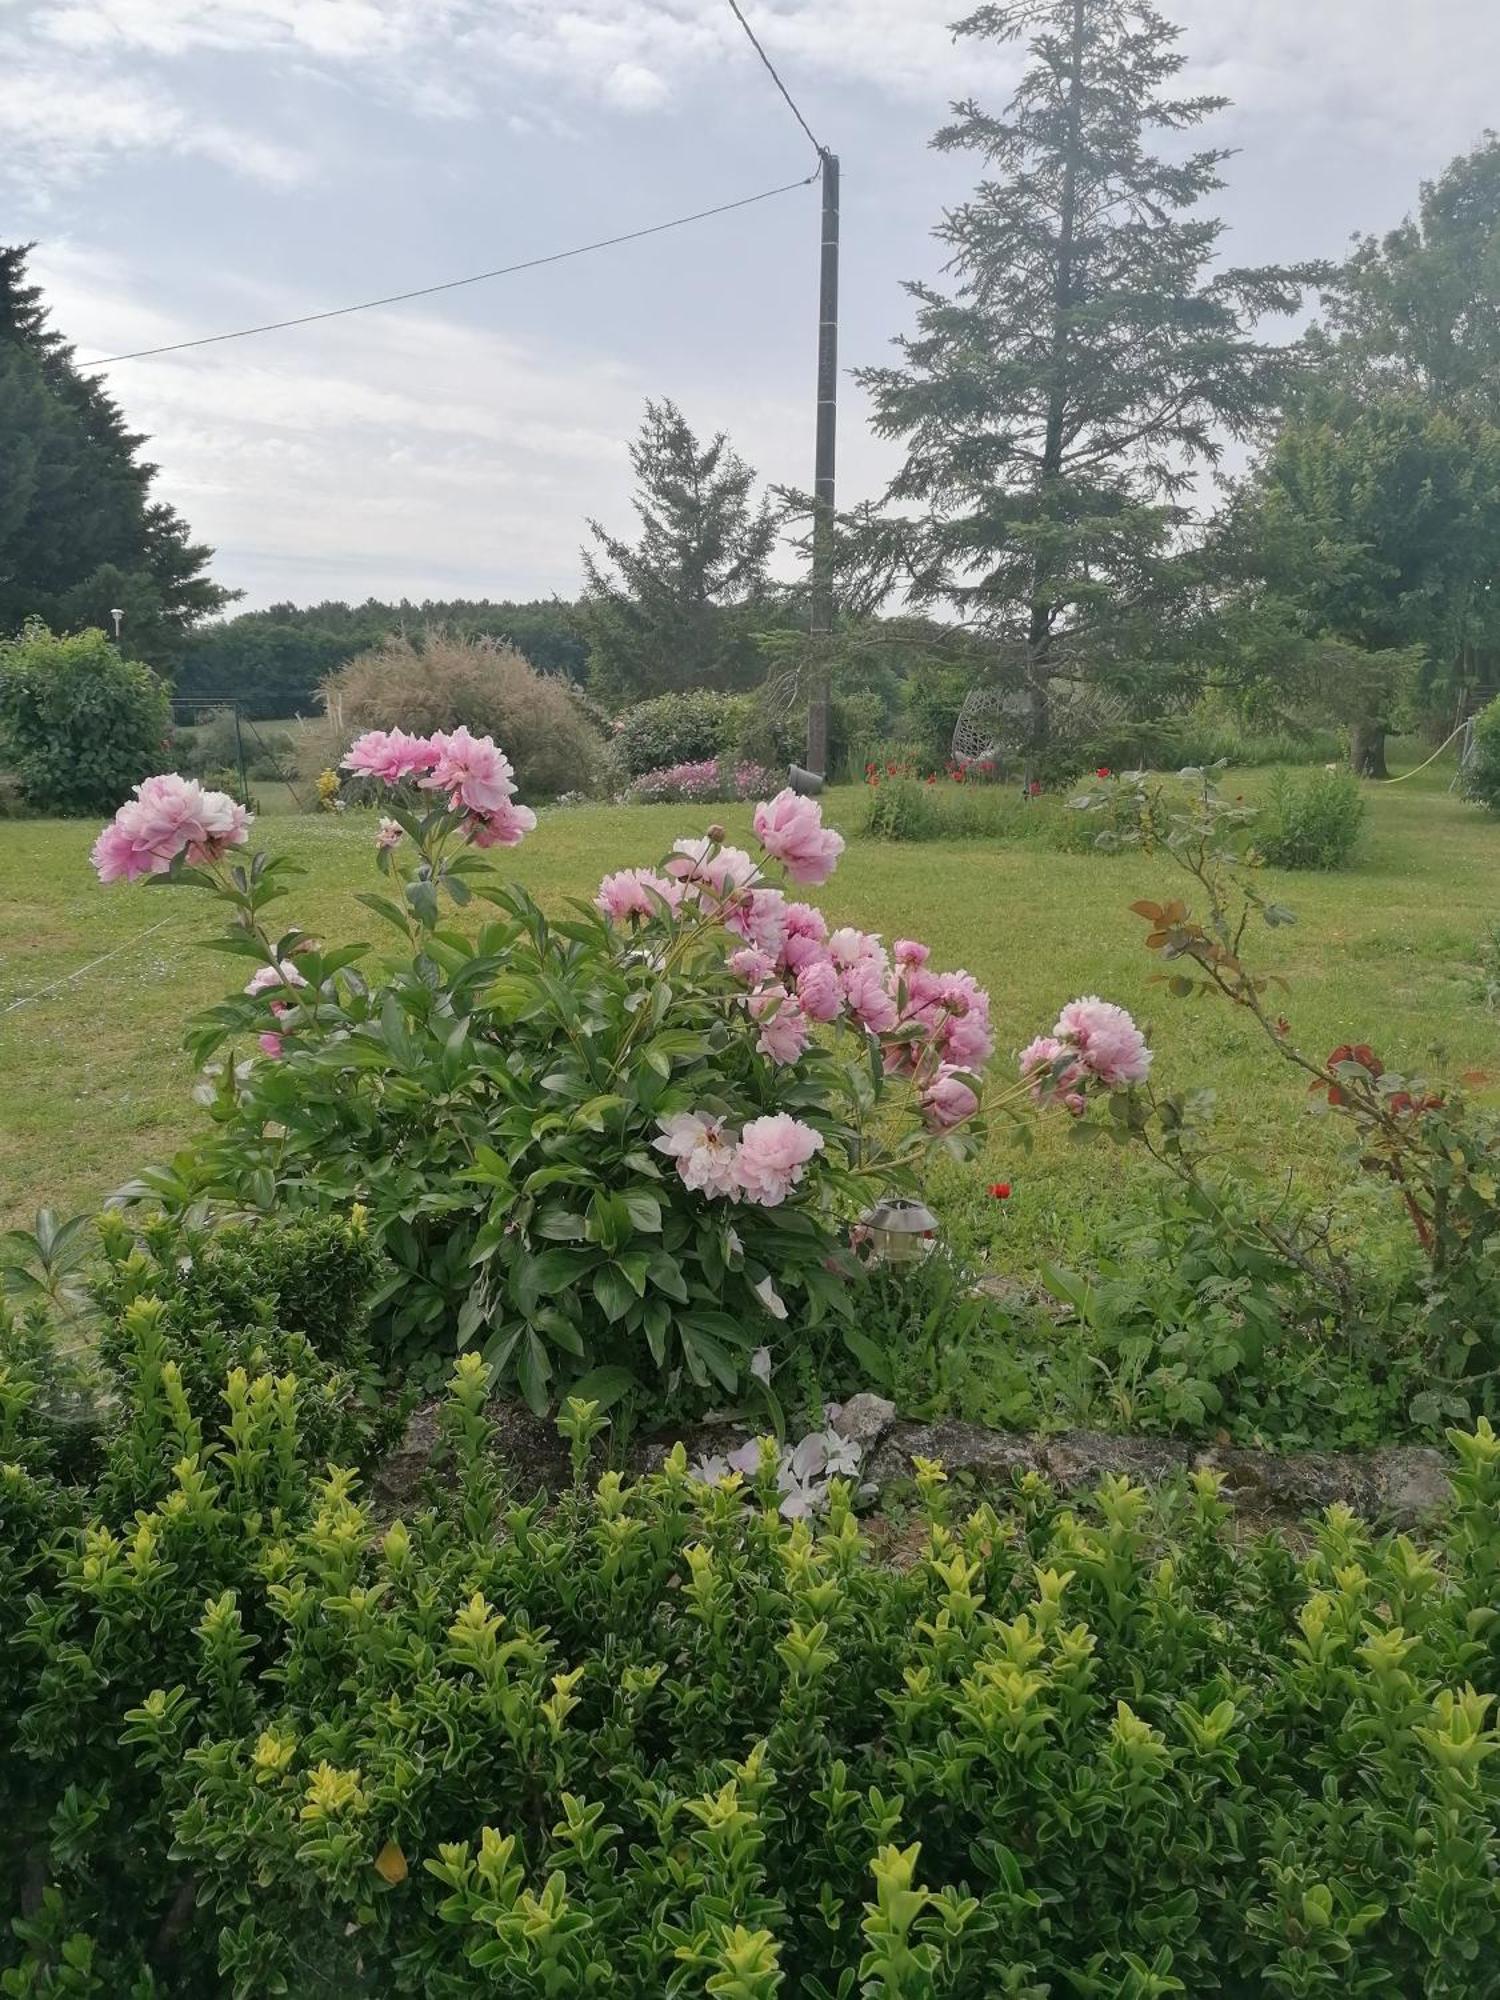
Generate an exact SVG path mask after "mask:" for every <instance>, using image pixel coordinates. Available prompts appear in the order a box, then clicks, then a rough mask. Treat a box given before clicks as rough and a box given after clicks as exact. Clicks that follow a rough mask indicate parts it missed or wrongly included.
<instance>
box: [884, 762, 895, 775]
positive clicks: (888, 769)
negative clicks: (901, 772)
mask: <svg viewBox="0 0 1500 2000" xmlns="http://www.w3.org/2000/svg"><path fill="white" fill-rule="evenodd" d="M885 775H886V776H887V777H888V778H894V777H895V775H896V767H895V765H894V764H887V765H886V767H885Z"/></svg>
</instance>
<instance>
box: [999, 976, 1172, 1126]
mask: <svg viewBox="0 0 1500 2000" xmlns="http://www.w3.org/2000/svg"><path fill="white" fill-rule="evenodd" d="M1016 1063H1017V1067H1018V1068H1019V1070H1020V1072H1021V1075H1022V1076H1023V1077H1029V1078H1030V1079H1031V1094H1032V1097H1033V1098H1034V1099H1035V1101H1036V1102H1037V1103H1038V1104H1042V1105H1047V1104H1061V1105H1062V1107H1063V1108H1064V1110H1066V1111H1071V1112H1072V1113H1073V1115H1074V1117H1075V1118H1076V1117H1078V1116H1079V1115H1080V1114H1081V1113H1082V1111H1083V1110H1084V1108H1085V1105H1086V1103H1087V1098H1086V1096H1085V1092H1086V1091H1087V1089H1088V1086H1089V1085H1090V1084H1091V1083H1097V1084H1102V1085H1103V1087H1104V1088H1105V1089H1106V1090H1125V1089H1128V1088H1129V1086H1130V1085H1131V1084H1133V1083H1144V1082H1145V1080H1146V1078H1147V1076H1148V1075H1149V1074H1150V1070H1151V1050H1150V1049H1148V1048H1147V1046H1146V1038H1145V1036H1144V1035H1143V1034H1142V1033H1141V1031H1140V1029H1139V1028H1138V1027H1137V1026H1136V1024H1135V1022H1134V1021H1133V1020H1132V1019H1131V1017H1130V1015H1129V1014H1127V1013H1126V1011H1125V1009H1124V1008H1123V1007H1117V1006H1115V1005H1114V1003H1113V1002H1112V1001H1109V1000H1100V999H1099V998H1098V997H1097V996H1096V995H1094V994H1088V995H1086V996H1085V998H1083V999H1082V1000H1070V1001H1069V1002H1068V1004H1067V1006H1066V1007H1064V1008H1063V1010H1062V1012H1061V1013H1060V1014H1059V1015H1058V1017H1057V1020H1056V1022H1055V1023H1054V1025H1053V1029H1052V1032H1051V1034H1050V1035H1038V1036H1037V1038H1036V1040H1035V1041H1034V1042H1031V1043H1029V1044H1028V1045H1027V1047H1026V1048H1024V1049H1022V1051H1021V1053H1020V1055H1019V1056H1018V1057H1017V1058H1016Z"/></svg>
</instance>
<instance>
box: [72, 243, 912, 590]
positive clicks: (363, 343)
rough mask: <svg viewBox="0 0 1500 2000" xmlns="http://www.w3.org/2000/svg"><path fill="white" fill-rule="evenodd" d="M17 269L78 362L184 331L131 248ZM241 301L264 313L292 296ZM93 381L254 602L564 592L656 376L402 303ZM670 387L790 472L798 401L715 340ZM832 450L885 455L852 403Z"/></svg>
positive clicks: (292, 304) (784, 474)
mask: <svg viewBox="0 0 1500 2000" xmlns="http://www.w3.org/2000/svg"><path fill="white" fill-rule="evenodd" d="M32 269H33V273H34V275H35V276H36V278H37V279H38V281H39V282H40V283H41V284H42V285H43V287H44V288H45V290H46V293H47V297H48V300H49V303H50V304H51V306H52V309H53V313H54V318H55V322H56V324H57V325H58V326H59V327H60V328H61V329H62V330H63V331H64V332H65V333H66V334H67V335H68V337H69V338H70V339H74V340H76V341H77V342H78V343H79V346H80V350H81V353H82V355H83V357H84V359H85V362H86V359H87V356H88V355H89V354H101V353H119V352H123V351H125V350H127V349H130V348H137V347H152V346H159V345H164V344H166V343H167V342H169V341H171V340H174V339H179V340H180V339H184V338H187V337H189V336H190V335H191V334H192V333H193V332H194V331H197V330H198V329H197V327H196V326H190V325H188V324H187V323H186V322H185V321H184V320H182V319H180V318H179V317H178V316H177V315H176V314H175V313H174V312H173V311H171V310H169V309H167V308H165V307H162V306H143V305H141V304H139V303H137V301H139V300H141V299H143V298H146V297H149V296H150V290H151V288H150V285H149V283H148V280H147V274H146V273H145V272H143V271H142V270H140V269H138V268H137V267H136V266H135V265H134V264H133V263H132V262H131V261H130V260H129V259H127V258H122V257H119V256H114V255H110V254H107V253H101V252H99V251H96V250H94V249H91V248H86V247H82V246H77V245H75V246H71V247H69V246H62V247H59V246H55V245H54V246H51V247H49V248H48V250H47V251H46V252H45V254H43V253H41V252H38V253H37V254H36V255H35V256H34V257H33V260H32ZM242 304H243V299H240V298H235V299H223V298H221V299H220V300H219V302H218V313H217V314H215V313H214V311H213V309H212V307H211V306H207V305H206V306H205V307H204V308H203V311H204V314H205V315H206V317H207V318H208V319H209V320H210V321H211V320H212V319H213V318H215V317H222V316H224V315H226V314H232V313H233V312H235V311H237V310H238V309H239V308H240V306H241V305H242ZM257 304H258V307H263V308H264V309H265V310H267V311H268V312H272V313H275V314H276V315H278V316H279V314H280V313H283V312H285V313H290V312H295V311H297V310H298V309H300V308H305V306H306V304H307V302H306V301H304V300H299V299H294V298H283V299H279V300H272V299H261V300H259V301H258V302H257ZM194 310H195V313H196V311H197V308H196V307H195V308H194ZM107 381H108V386H109V388H110V391H111V393H112V394H113V395H115V396H117V397H118V398H119V399H120V400H121V402H122V404H123V406H124V408H125V410H126V411H127V413H128V416H129V419H130V423H131V426H132V428H139V429H141V430H144V431H146V432H147V433H148V434H149V435H150V437H151V446H150V455H151V457H152V458H153V459H154V460H156V461H157V462H158V463H159V464H160V466H161V473H160V476H159V488H160V491H161V493H162V495H163V497H164V498H166V499H168V500H171V501H172V502H173V503H174V504H176V505H177V506H179V507H180V508H181V509H182V511H183V512H184V514H185V515H186V516H187V519H188V520H189V522H190V523H191V525H192V528H193V532H194V533H195V535H199V536H201V537H203V538H204V539H205V540H207V541H209V542H210V543H212V544H213V545H214V546H215V548H216V549H217V551H218V554H217V559H216V562H215V565H214V573H215V575H216V576H217V577H218V578H219V580H220V581H221V582H223V583H226V584H229V585H230V586H232V587H241V588H244V589H246V590H247V591H248V592H249V593H250V599H249V601H250V602H252V603H264V602H269V601H271V600H272V599H274V598H276V597H279V596H284V595H286V594H288V593H292V592H295V594H296V595H297V596H298V597H300V598H305V599H312V598H317V597H323V596H348V595H350V594H351V593H352V594H353V595H354V596H355V597H363V596H365V595H367V594H371V593H373V594H376V595H380V596H401V595H403V594H405V595H409V596H412V597H416V598H420V597H422V596H425V595H453V594H457V593H472V594H475V595H479V594H488V595H492V596H504V595H507V594H516V593H519V594H522V595H527V596H529V595H532V594H535V593H537V592H545V591H548V590H554V589H555V590H558V591H560V592H563V593H565V594H570V595H571V594H572V593H573V592H574V591H576V589H577V587H578V578H579V564H578V550H579V546H580V544H581V543H582V542H583V540H584V539H585V537H586V528H585V520H586V517H587V516H589V515H595V516H599V517H601V518H603V519H604V520H605V521H606V522H608V523H609V524H610V525H611V526H613V527H620V528H628V527H629V524H630V521H631V518H632V517H631V514H630V504H629V496H630V489H631V472H630V465H629V460H628V456H627V445H628V442H629V440H630V438H631V437H632V436H633V435H634V433H635V431H636V428H637V426H638V424H639V422H640V416H641V405H642V402H643V400H644V398H645V396H646V394H647V393H648V392H649V393H655V392H657V391H658V390H659V388H660V383H659V381H658V380H657V379H656V377H655V376H651V375H648V374H647V373H646V372H645V370H644V369H638V368H635V367H633V366H626V365H622V364H621V363H620V362H618V361H617V360H615V359H613V358H610V357H609V356H607V355H605V354H602V353H600V352H597V351H595V350H592V349H590V348H587V347H575V348H571V349H569V348H568V347H566V346H564V345H563V344H562V343H559V342H553V343H551V344H549V345H548V346H547V347H546V348H541V347H539V346H531V345H528V344H526V343H522V342H519V341H516V340H513V339H509V338H506V337H504V336H502V335H499V334H495V333H491V332H488V331H485V330H482V329H476V328H471V327H467V326H462V325H459V324H456V323H454V322H452V321H450V320H447V319H444V318H443V317H442V316H441V315H440V314H439V313H436V312H432V311H428V310H424V309H421V308H418V307H404V308H398V309H395V310H393V311H390V312H380V313H370V314H368V315H361V316H360V317H359V318H357V319H354V320H348V321H335V322H332V323H330V324H328V325H325V326H320V327H309V328H305V329H302V330H301V331H299V332H298V333H297V334H295V335H292V336H287V337H285V338H282V337H279V336H271V337H269V338H268V339H266V340H264V341H260V340H247V341H244V342H240V343H235V344H234V345H232V346H226V347H223V348H208V349H206V350H203V351H201V352H198V353H186V354H181V355H170V356H163V357H161V358H159V359H156V360H152V361H149V362H142V363H140V364H125V365H122V366H120V367H118V368H116V369H114V370H112V371H110V373H109V375H108V377H107ZM435 385H441V386H440V387H437V386H435ZM674 391H675V393H677V394H678V396H679V397H680V400H681V402H682V404H683V407H684V409H685V411H686V413H687V415H688V417H689V420H690V421H691V422H692V423H693V424H694V426H695V428H697V429H698V430H699V431H700V432H711V431H713V430H715V429H718V428H723V429H726V430H727V431H728V432H729V433H730V435H731V436H732V437H733V438H735V439H736V440H737V441H738V442H739V443H740V444H741V445H742V447H743V448H744V449H745V450H746V451H747V454H748V455H749V456H750V457H751V458H752V460H753V461H754V462H755V463H756V465H757V466H758V468H759V470H760V471H761V473H762V475H763V476H764V477H765V479H766V480H768V481H772V480H775V481H782V482H786V483H791V484H799V485H800V484H806V482H807V478H808V473H809V469H810V466H809V461H810V458H811V446H812V440H811V412H810V408H809V406H808V404H807V402H806V399H805V398H804V397H802V396H800V395H798V394H796V393H794V392H791V391H789V392H787V393H782V392H780V391H779V389H778V388H777V386H776V385H775V384H769V385H768V384H764V383H763V384H760V385H757V384H755V383H754V382H744V381H737V380H733V379H726V378H725V375H724V373H723V371H720V370H718V369H716V368H715V367H714V364H713V360H712V357H711V356H704V357H702V358H701V359H700V360H699V361H698V362H696V363H694V364H692V365H691V366H689V367H687V368H685V369H682V370H680V371H674ZM848 447H849V448H848V452H847V455H846V465H845V470H846V477H847V480H848V482H849V484H848V489H847V490H848V491H849V492H850V493H851V494H852V493H853V492H854V491H855V490H861V491H865V490H869V487H870V485H871V484H872V483H873V482H875V481H877V480H878V479H879V478H880V477H881V476H882V475H883V472H884V469H885V467H884V458H883V456H882V454H881V453H880V450H879V448H877V447H873V446H872V445H871V443H870V442H869V440H868V435H867V433H865V431H864V427H863V425H862V424H860V423H858V422H857V421H856V420H855V416H854V412H853V409H852V404H851V408H850V423H849V429H848ZM861 482H863V483H861Z"/></svg>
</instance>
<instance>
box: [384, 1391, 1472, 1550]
mask: <svg viewBox="0 0 1500 2000" xmlns="http://www.w3.org/2000/svg"><path fill="white" fill-rule="evenodd" d="M439 1408H440V1403H439V1402H437V1401H433V1402H431V1403H425V1404H423V1405H422V1406H421V1407H419V1408H418V1409H417V1410H415V1411H414V1412H413V1413H412V1416H411V1418H410V1420H409V1422H408V1424H407V1428H406V1434H405V1435H404V1437H403V1438H402V1440H401V1443H400V1444H399V1445H398V1446H397V1448H396V1450H395V1451H394V1452H393V1453H392V1454H391V1455H390V1457H389V1458H388V1459H387V1460H386V1461H385V1463H384V1464H383V1465H382V1466H381V1467H380V1469H379V1471H378V1472H377V1473H376V1475H375V1479H374V1482H373V1483H374V1492H375V1499H376V1504H377V1506H378V1507H379V1508H380V1509H381V1510H382V1511H383V1512H386V1513H395V1512H398V1511H399V1510H400V1509H402V1508H403V1507H409V1506H411V1505H412V1504H413V1503H414V1502H415V1501H416V1500H417V1498H418V1496H419V1489H420V1487H421V1484H422V1482H423V1480H424V1479H425V1477H426V1474H427V1470H428V1467H429V1465H430V1463H431V1460H432V1456H433V1453H434V1450H435V1448H436V1444H437V1412H438V1409H439ZM489 1414H490V1416H491V1418H492V1420H494V1421H495V1423H496V1425H497V1428H498V1432H499V1439H500V1455H501V1457H502V1458H503V1459H504V1460H505V1462H506V1463H507V1464H509V1465H512V1466H514V1468H515V1469H516V1471H517V1472H518V1474H519V1475H520V1481H521V1485H522V1488H523V1490H525V1491H532V1492H534V1491H535V1490H536V1489H537V1488H539V1487H540V1488H542V1489H544V1490H546V1491H547V1492H551V1493H556V1492H559V1491H561V1490H563V1489H564V1488H565V1487H566V1486H567V1484H568V1480H569V1472H568V1455H567V1447H566V1445H565V1444H564V1442H563V1440H562V1439H561V1438H560V1437H559V1436H558V1434H557V1431H556V1429H555V1428H554V1427H553V1425H552V1424H551V1423H549V1422H546V1421H545V1420H543V1419H541V1418H537V1417H533V1416H532V1415H531V1413H530V1412H529V1411H528V1410H526V1409H525V1408H523V1407H522V1406H521V1405H519V1404H516V1403H510V1402H503V1401H497V1402H495V1403H492V1404H491V1406H490V1411H489ZM833 1422H834V1428H835V1429H837V1430H838V1431H839V1432H840V1433H841V1434H842V1435H843V1436H844V1437H846V1438H849V1439H851V1440H853V1441H854V1442H855V1443H857V1444H858V1445H859V1446H860V1448H861V1450H862V1452H863V1454H864V1461H863V1466H862V1471H861V1478H862V1481H863V1482H864V1483H865V1485H866V1486H867V1487H868V1488H873V1489H874V1495H873V1496H872V1497H878V1495H879V1494H880V1493H882V1492H884V1491H885V1490H886V1489H887V1488H889V1487H892V1486H898V1485H900V1484H902V1483H903V1482H905V1481H907V1480H909V1479H910V1478H911V1477H912V1475H913V1471H914V1465H913V1461H914V1460H915V1459H917V1458H931V1459H938V1460H940V1461H941V1462H942V1465H943V1467H944V1469H945V1470H946V1471H947V1472H948V1473H950V1474H957V1475H964V1476H967V1477H969V1478H972V1479H974V1480H975V1481H976V1482H978V1483H979V1484H980V1485H982V1486H987V1487H990V1488H992V1489H1002V1488H1004V1487H1007V1486H1009V1485H1010V1484H1011V1483H1012V1481H1013V1480H1014V1479H1015V1477H1016V1476H1017V1474H1019V1473H1026V1472H1032V1473H1037V1474H1039V1475H1040V1476H1041V1477H1042V1478H1043V1479H1046V1480H1047V1481H1048V1482H1049V1483H1050V1484H1051V1485H1052V1486H1054V1487H1055V1488H1056V1489H1057V1490H1058V1492H1060V1493H1064V1494H1070V1495H1071V1494H1079V1493H1087V1492H1089V1491H1091V1490H1092V1489H1093V1488H1094V1487H1096V1486H1097V1485H1098V1484H1099V1483H1100V1481H1101V1480H1104V1479H1107V1478H1111V1477H1118V1476H1122V1475H1123V1477H1125V1478H1127V1479H1129V1480H1130V1481H1132V1483H1134V1484H1136V1485H1141V1486H1160V1485H1163V1484H1165V1483H1167V1482H1169V1481H1171V1480H1173V1479H1178V1478H1182V1477H1185V1476H1186V1475H1187V1474H1188V1473H1189V1472H1192V1471H1195V1470H1197V1469H1199V1468H1202V1467H1213V1468H1215V1469H1216V1470H1217V1471H1219V1472H1221V1473H1223V1474H1224V1495H1225V1498H1226V1499H1228V1500H1231V1501H1233V1502H1234V1504H1235V1505H1236V1507H1237V1508H1238V1509H1239V1510H1240V1511H1241V1512H1242V1513H1243V1514H1244V1515H1245V1516H1246V1517H1247V1518H1248V1519H1262V1520H1265V1521H1267V1522H1268V1523H1270V1522H1291V1521H1298V1520H1306V1519H1307V1518H1309V1517H1310V1516H1313V1515H1316V1514H1319V1513H1321V1512H1322V1511H1323V1509H1324V1508H1325V1507H1329V1506H1333V1505H1335V1504H1337V1503H1340V1502H1342V1503H1343V1504H1344V1505H1345V1506H1348V1507H1350V1508H1352V1509H1353V1510H1354V1512H1355V1513H1356V1514H1358V1515H1360V1516H1362V1517H1363V1518H1365V1519H1367V1520H1373V1521H1382V1522H1385V1523H1388V1524H1390V1525H1392V1526H1395V1527H1398V1528H1411V1527H1417V1526H1420V1525H1421V1524H1423V1523H1424V1522H1429V1521H1431V1520H1432V1519H1433V1518H1434V1517H1435V1516H1437V1515H1440V1514H1441V1513H1442V1512H1443V1511H1444V1509H1445V1508H1446V1507H1447V1505H1448V1503H1449V1500H1450V1498H1451V1491H1450V1488H1449V1484H1448V1472H1447V1462H1446V1459H1445V1457H1444V1455H1443V1453H1441V1452H1439V1451H1434V1450H1431V1449H1429V1448H1427V1447H1426V1446H1422V1445H1393V1446H1388V1447H1383V1448H1381V1449H1377V1450H1374V1451H1369V1452H1316V1451H1302V1452H1275V1451H1254V1450H1250V1449H1247V1448H1244V1447H1240V1446H1235V1445H1209V1444H1204V1443H1202V1442H1201V1441H1198V1440H1193V1439H1176V1438H1154V1437H1139V1436H1122V1435H1117V1434H1115V1433H1113V1432H1109V1431H1062V1432H1058V1433H1056V1434H1053V1435H1047V1434H1042V1433H1037V1432H1030V1431H991V1430H986V1429H985V1428H984V1427H983V1426H982V1425H980V1424H968V1423H962V1422H959V1421H957V1420H956V1419H943V1420H941V1421H938V1422H935V1423H916V1422H912V1421H911V1420H909V1419H906V1418H902V1417H898V1416H897V1414H896V1410H895V1406H894V1405H893V1404H891V1403H889V1402H887V1401H886V1400H885V1398H884V1397H882V1396H875V1395H859V1396H853V1397H851V1398H850V1400H849V1401H848V1402H847V1403H846V1404H844V1406H843V1408H842V1409H841V1410H840V1411H839V1412H838V1414H837V1415H836V1416H835V1417H834V1419H833ZM748 1435H750V1434H749V1433H747V1432H745V1431H744V1430H742V1429H740V1428H739V1427H737V1426H734V1425H728V1424H712V1425H698V1426H695V1427H694V1428H692V1429H691V1430H689V1431H687V1432H686V1433H685V1434H684V1436H683V1442H684V1444H685V1445H686V1447H687V1450H688V1453H689V1456H690V1457H692V1458H694V1459H696V1458H700V1457H703V1456H706V1455H709V1454H714V1455H719V1456H723V1455H725V1454H727V1453H728V1452H730V1451H733V1450H734V1449H735V1448H736V1447H737V1446H739V1445H741V1444H743V1443H744V1442H745V1441H746V1438H747V1436H748ZM674 1441H675V1439H674V1437H673V1436H658V1437H656V1438H651V1439H647V1440H646V1441H645V1442H644V1443H643V1444H642V1445H641V1446H640V1447H639V1448H638V1449H637V1450H636V1451H635V1452H633V1453H632V1454H631V1469H632V1470H633V1471H635V1472H648V1471H653V1470H654V1469H655V1468H656V1467H658V1466H659V1465H660V1464H661V1462H662V1460H663V1459H664V1458H665V1457H666V1455H667V1453H668V1452H669V1451H670V1450H671V1449H672V1445H673V1442H674Z"/></svg>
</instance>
